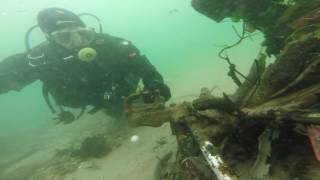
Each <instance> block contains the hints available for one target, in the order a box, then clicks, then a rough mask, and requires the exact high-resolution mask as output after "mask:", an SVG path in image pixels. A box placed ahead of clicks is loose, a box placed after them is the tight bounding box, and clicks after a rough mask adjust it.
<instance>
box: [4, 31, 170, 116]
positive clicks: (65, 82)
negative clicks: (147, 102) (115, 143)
mask: <svg viewBox="0 0 320 180" xmlns="http://www.w3.org/2000/svg"><path fill="white" fill-rule="evenodd" d="M92 47H93V48H94V49H95V50H96V51H97V57H96V58H95V59H94V60H93V61H92V62H90V63H87V62H83V61H81V60H79V59H78V57H77V54H75V53H73V52H70V51H68V50H66V49H64V48H62V47H60V46H58V45H56V44H54V43H48V42H47V43H43V44H41V45H39V46H38V47H36V48H34V49H32V51H31V53H30V52H29V53H21V54H16V55H13V56H10V57H8V58H6V59H5V60H3V61H2V62H0V93H4V92H7V91H9V90H20V89H21V88H22V87H24V86H26V85H28V84H30V83H32V82H33V81H36V80H38V79H40V80H41V81H42V82H43V92H44V94H51V95H52V97H53V99H54V100H55V101H56V104H57V105H59V106H66V107H73V108H80V107H85V106H87V105H92V106H94V107H95V108H97V109H99V108H106V109H107V110H109V111H111V112H112V111H120V110H121V109H122V102H123V99H124V98H125V97H127V96H128V95H129V94H131V93H133V92H134V91H135V89H136V88H137V85H138V82H139V80H140V79H142V81H143V84H144V88H145V90H154V89H159V90H160V93H161V95H162V96H164V97H165V98H166V99H169V98H170V97H171V94H170V90H169V88H168V87H167V86H166V85H165V84H164V82H163V78H162V76H161V75H160V74H159V73H158V72H157V70H156V69H155V68H154V67H153V66H152V65H151V64H150V62H149V61H148V59H147V58H146V57H145V56H143V55H140V53H139V50H138V49H137V48H135V47H134V46H133V45H132V44H131V42H129V41H127V40H124V39H121V38H117V37H113V36H110V35H106V34H103V35H101V34H97V38H96V40H95V41H94V43H93V44H92ZM45 96H46V95H45Z"/></svg>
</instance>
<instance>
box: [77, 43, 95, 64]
mask: <svg viewBox="0 0 320 180" xmlns="http://www.w3.org/2000/svg"><path fill="white" fill-rule="evenodd" d="M96 57H97V51H96V50H95V49H93V48H88V47H87V48H82V49H81V50H80V51H79V53H78V58H79V59H80V60H81V61H84V62H88V63H89V62H91V61H93V60H94V59H95V58H96Z"/></svg>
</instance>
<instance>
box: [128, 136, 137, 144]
mask: <svg viewBox="0 0 320 180" xmlns="http://www.w3.org/2000/svg"><path fill="white" fill-rule="evenodd" d="M130 141H131V142H133V143H136V142H138V141H139V136H137V135H133V136H132V137H131V138H130Z"/></svg>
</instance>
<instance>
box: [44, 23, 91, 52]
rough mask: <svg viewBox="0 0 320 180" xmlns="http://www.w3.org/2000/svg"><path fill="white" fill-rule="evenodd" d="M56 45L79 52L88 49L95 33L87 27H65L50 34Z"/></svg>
mask: <svg viewBox="0 0 320 180" xmlns="http://www.w3.org/2000/svg"><path fill="white" fill-rule="evenodd" d="M50 38H51V39H52V40H53V41H54V42H55V43H57V44H59V45H61V46H63V47H65V48H67V49H70V50H79V49H81V48H84V47H88V46H89V45H90V44H91V43H92V41H93V40H94V38H95V32H94V30H93V29H91V28H87V27H67V28H63V29H61V30H58V31H54V32H52V33H51V34H50Z"/></svg>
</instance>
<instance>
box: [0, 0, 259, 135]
mask: <svg viewBox="0 0 320 180" xmlns="http://www.w3.org/2000/svg"><path fill="white" fill-rule="evenodd" d="M45 7H63V8H67V9H70V10H72V11H74V12H75V13H82V12H90V13H94V14H96V15H97V16H99V17H100V18H101V20H102V23H103V28H104V31H105V32H106V33H109V34H112V35H115V36H119V37H123V38H126V39H129V40H131V41H132V42H133V43H134V44H135V45H136V46H137V47H138V48H139V49H140V50H141V52H142V53H144V54H146V55H147V57H148V58H149V59H150V61H151V62H152V64H154V65H155V66H156V67H157V69H158V70H159V71H160V72H161V73H162V74H163V76H164V78H165V80H166V82H167V83H168V84H169V86H170V87H171V90H172V93H173V99H179V97H182V96H185V95H194V94H198V92H199V90H200V88H201V87H205V86H206V87H213V86H215V85H217V86H218V87H219V88H218V90H217V91H216V94H217V95H220V93H221V92H222V91H225V92H227V93H232V92H233V91H234V90H235V85H234V84H233V82H232V80H231V79H230V78H229V77H228V76H227V72H228V66H227V64H226V63H225V62H224V61H222V60H220V59H219V58H218V57H217V54H218V52H219V50H220V49H221V47H219V45H226V44H232V43H233V42H235V41H237V40H238V37H237V35H236V34H235V32H234V30H233V28H232V26H235V27H236V28H237V29H238V30H239V31H241V24H240V23H238V24H235V23H232V22H230V20H225V21H224V22H223V23H219V24H217V23H215V22H214V21H212V20H210V19H208V18H207V17H205V16H203V15H201V14H199V13H198V12H196V11H195V10H194V9H192V7H191V5H190V0H57V1H53V0H41V1H39V0H12V1H2V2H1V6H0V22H1V28H0V39H1V40H0V47H1V48H0V59H1V60H2V59H3V58H5V57H7V56H9V55H11V54H13V53H17V52H22V51H24V45H23V44H24V43H23V39H24V35H25V32H26V30H27V29H28V28H29V27H31V26H32V25H34V24H36V14H37V12H38V11H39V10H41V9H43V8H45ZM170 12H171V13H170ZM85 21H86V22H87V24H88V26H94V27H97V24H96V22H95V21H92V20H91V19H88V18H86V19H85ZM42 39H44V37H43V36H42V35H41V33H40V31H37V32H35V33H33V34H32V36H31V42H32V43H33V44H35V43H36V42H39V41H41V40H42ZM262 39H263V38H262V36H261V35H258V36H254V37H253V38H251V39H250V38H248V39H246V40H245V41H244V42H243V43H242V44H241V45H240V46H238V47H236V48H233V49H232V50H230V51H228V54H229V56H230V57H231V59H232V60H233V61H234V63H236V64H237V67H238V69H239V70H240V71H242V72H247V71H248V69H249V67H250V65H251V63H252V62H253V59H254V58H255V57H256V54H257V53H258V51H259V44H260V43H261V41H262ZM40 85H41V83H40V82H37V83H34V84H32V85H30V86H28V87H26V88H24V89H23V90H22V91H21V92H10V93H8V94H5V95H1V96H0V137H7V136H9V135H16V134H21V135H23V134H24V133H31V132H32V131H36V130H37V129H39V128H40V129H45V128H48V127H50V126H53V125H54V123H53V122H52V120H51V118H52V114H51V113H50V111H49V109H48V107H47V105H46V104H45V102H44V100H43V98H42V95H41V88H40V87H41V86H40Z"/></svg>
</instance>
